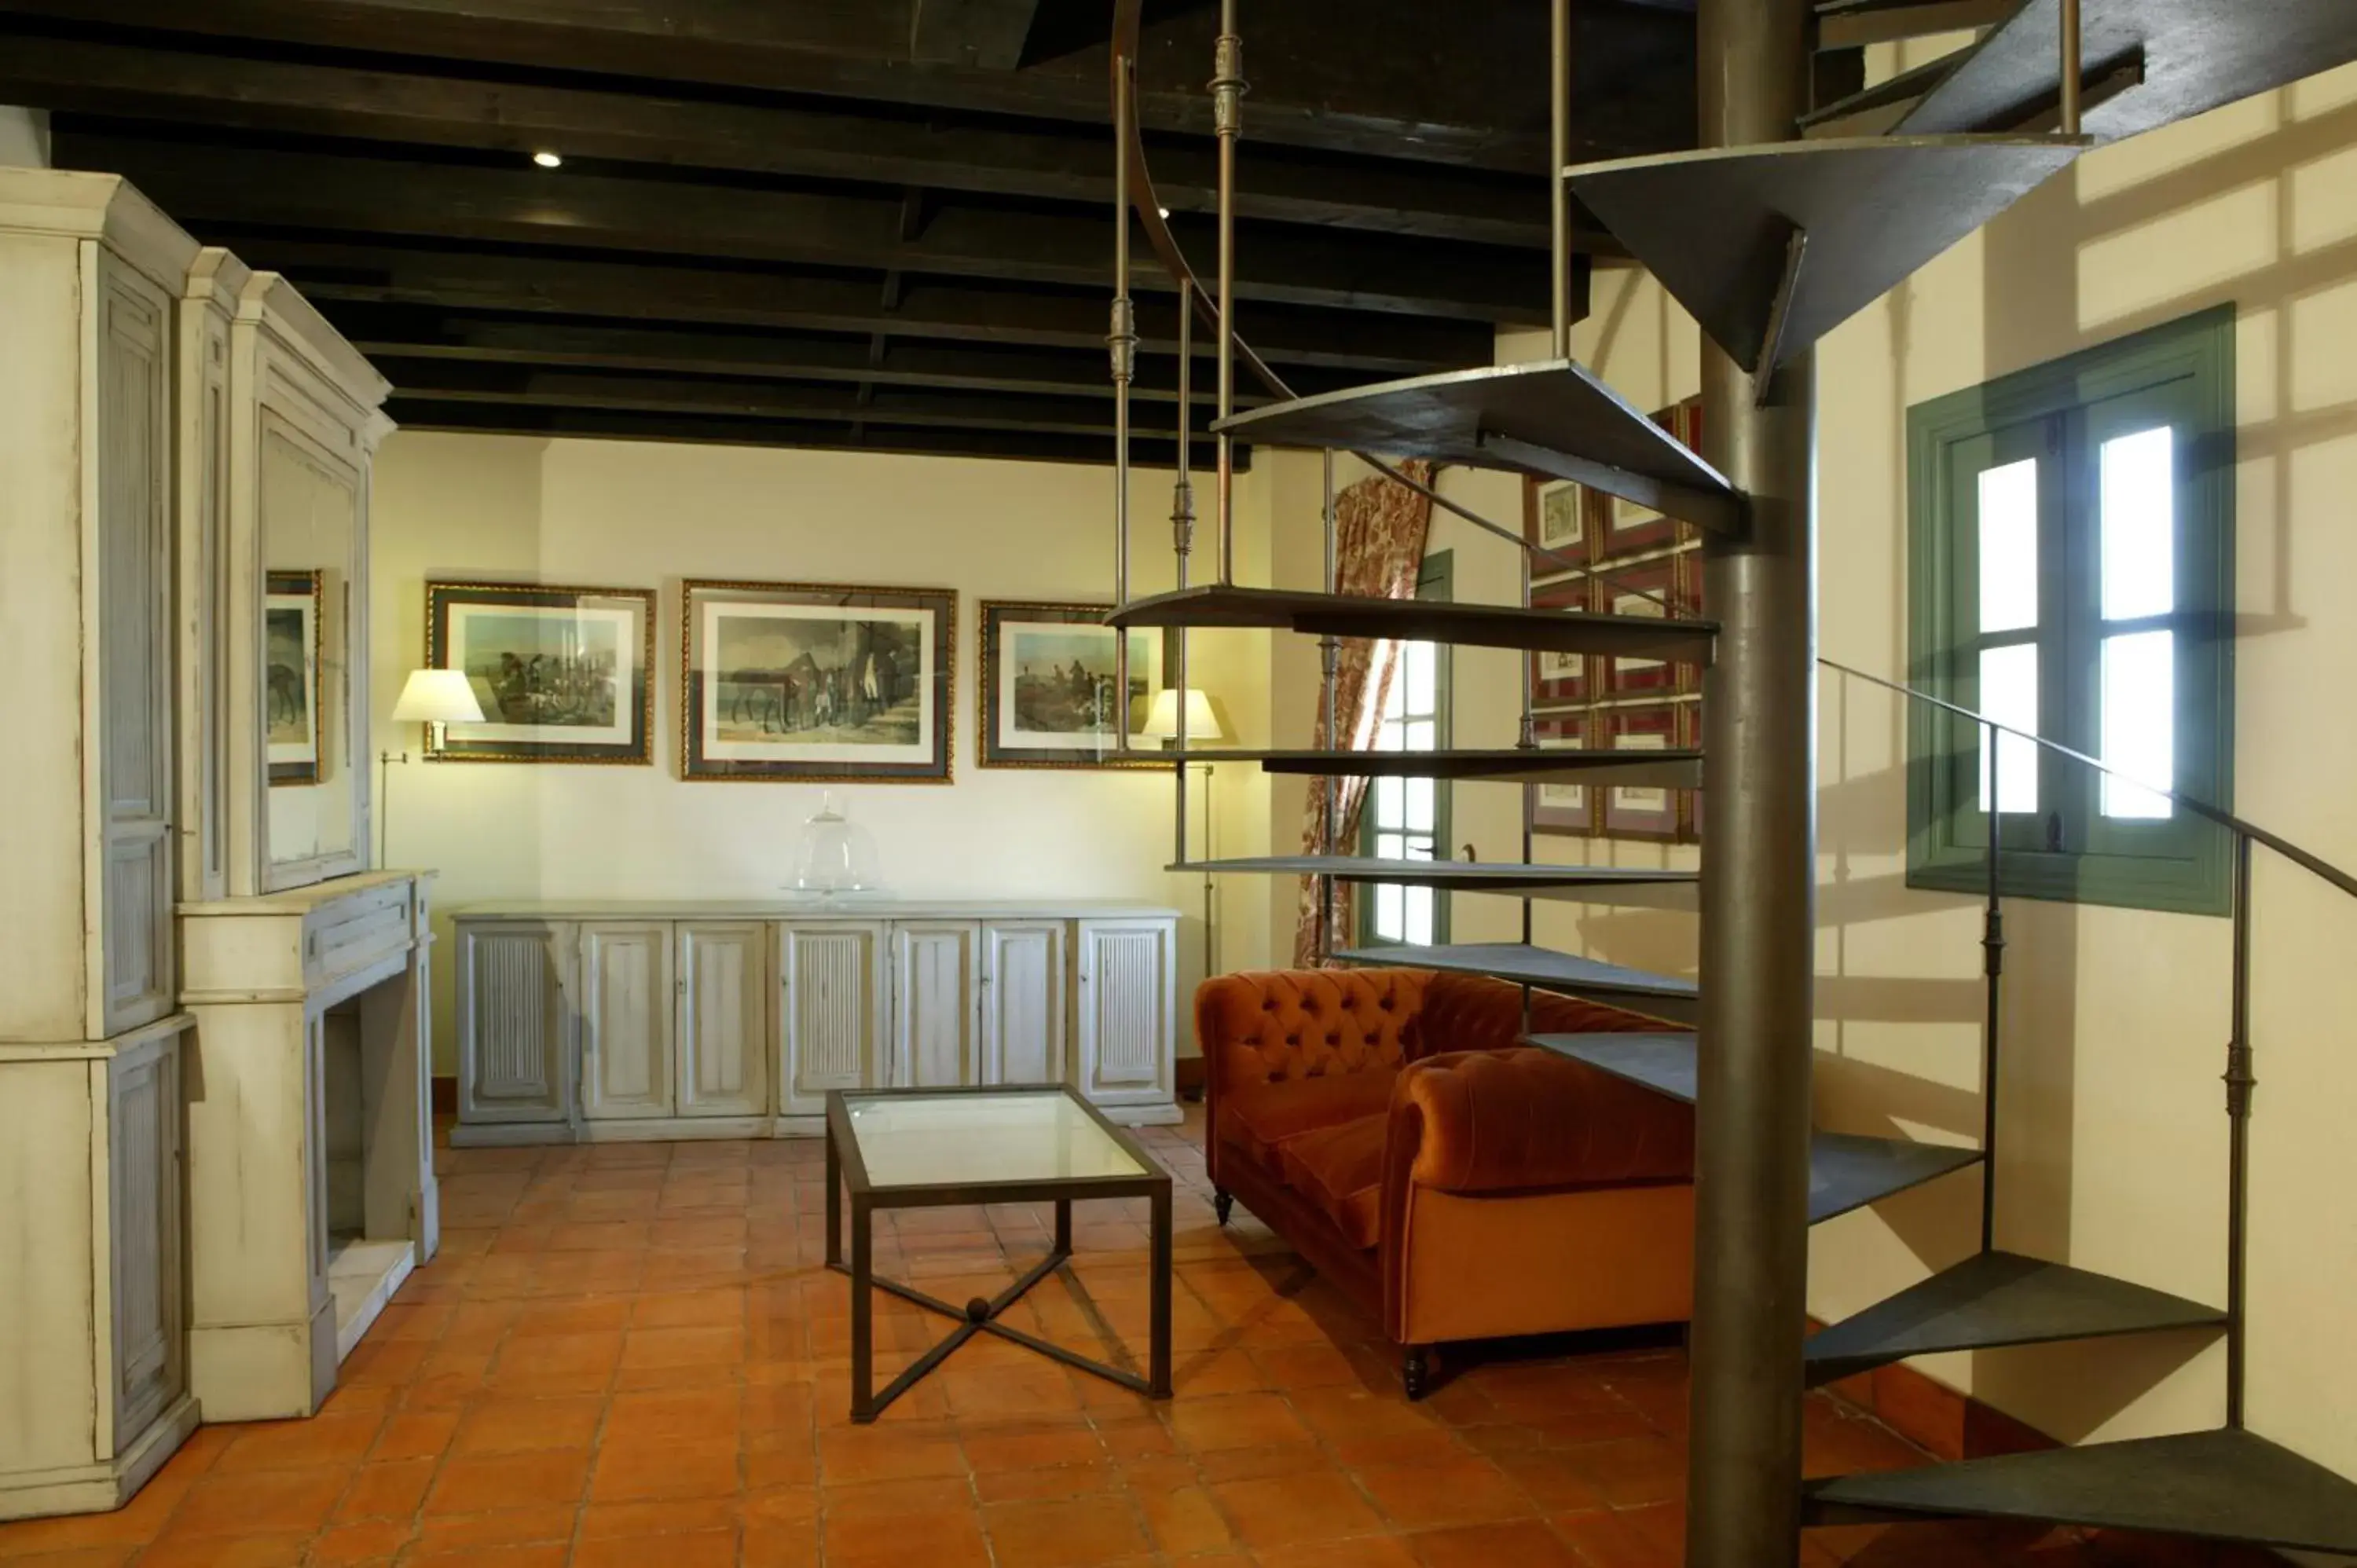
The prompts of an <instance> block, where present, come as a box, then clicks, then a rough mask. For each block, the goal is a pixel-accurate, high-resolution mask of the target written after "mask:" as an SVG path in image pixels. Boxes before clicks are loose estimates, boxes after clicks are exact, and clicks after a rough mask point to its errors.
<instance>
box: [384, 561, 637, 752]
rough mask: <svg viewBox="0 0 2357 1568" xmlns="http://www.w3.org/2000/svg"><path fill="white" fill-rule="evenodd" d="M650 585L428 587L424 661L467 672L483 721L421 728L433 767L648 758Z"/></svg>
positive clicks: (426, 588) (466, 585)
mask: <svg viewBox="0 0 2357 1568" xmlns="http://www.w3.org/2000/svg"><path fill="white" fill-rule="evenodd" d="M654 653H655V595H654V590H653V589H651V588H582V587H559V586H552V585H539V584H526V583H431V582H429V583H427V584H426V585H425V661H426V662H427V663H428V664H430V665H432V666H433V667H434V668H435V669H437V670H457V671H463V672H464V673H465V675H466V677H467V682H468V684H469V685H470V686H472V687H473V688H474V691H475V701H476V702H477V703H480V704H481V706H482V710H483V720H484V722H483V723H481V724H479V725H458V726H456V727H453V728H447V729H446V728H445V727H444V726H443V725H429V726H428V734H427V737H426V746H425V755H426V757H428V758H430V759H432V760H435V761H440V762H457V761H465V762H605V763H626V764H630V763H635V764H639V765H642V766H643V765H647V764H651V763H652V762H653V761H654V746H653V737H654V682H653V678H652V671H653V668H654Z"/></svg>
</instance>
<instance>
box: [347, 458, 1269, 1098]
mask: <svg viewBox="0 0 2357 1568" xmlns="http://www.w3.org/2000/svg"><path fill="white" fill-rule="evenodd" d="M1256 486H1257V481H1256V480H1255V478H1254V477H1253V476H1251V475H1246V476H1244V478H1243V481H1242V483H1241V485H1240V487H1239V505H1238V509H1237V517H1238V529H1239V556H1240V559H1241V560H1242V561H1243V564H1244V566H1245V568H1246V569H1247V570H1248V571H1253V572H1265V564H1263V562H1264V561H1265V525H1264V522H1263V521H1262V520H1263V517H1264V510H1265V509H1263V508H1262V507H1261V506H1260V505H1259V503H1258V501H1257V499H1256V498H1257V495H1258V489H1257V488H1256ZM1133 494H1134V496H1135V512H1134V525H1133V528H1134V532H1133V539H1134V542H1135V551H1136V559H1137V566H1138V572H1137V578H1136V591H1140V592H1144V591H1150V590H1153V589H1157V588H1160V587H1164V586H1167V585H1168V580H1169V570H1170V568H1169V554H1168V537H1169V529H1168V523H1167V522H1166V521H1164V520H1165V519H1166V518H1167V516H1168V512H1169V489H1168V475H1167V474H1143V473H1142V474H1140V475H1139V476H1137V481H1136V485H1135V489H1134V491H1133ZM1112 499H1113V485H1112V477H1111V475H1110V474H1109V473H1108V472H1107V471H1106V470H1104V469H1102V468H1093V467H1078V466H1072V465H1061V464H1038V463H1006V462H983V461H974V460H963V459H947V458H919V457H903V456H871V455H866V454H855V453H834V452H791V451H766V450H759V449H751V448H743V447H726V446H667V445H654V444H642V443H630V442H605V441H570V440H558V441H548V440H539V439H526V438H516V437H501V436H478V435H436V434H398V435H394V436H393V437H392V438H391V439H390V440H389V441H388V442H387V443H386V444H385V446H384V449H383V452H382V456H381V457H380V459H379V461H378V466H377V486H376V490H375V496H374V504H373V517H372V521H371V527H372V535H371V544H372V552H373V553H372V557H371V572H372V575H373V586H372V590H371V591H372V593H373V594H374V603H373V607H372V608H373V614H374V624H375V626H376V627H377V628H379V630H378V634H377V638H376V646H375V648H374V650H372V652H373V658H372V661H371V662H372V666H373V667H372V670H371V694H372V698H373V703H374V708H373V712H374V713H375V714H377V715H378V721H377V724H376V733H375V736H374V744H375V746H377V747H378V748H380V749H382V748H391V749H393V750H394V751H396V752H397V751H399V750H401V749H402V748H404V746H405V747H407V748H408V749H409V750H410V751H411V752H412V753H413V754H414V753H415V752H416V750H417V745H418V736H417V734H416V730H415V726H414V725H403V726H399V727H398V728H396V727H395V726H394V725H391V724H389V723H387V722H385V721H384V719H383V715H384V714H389V713H391V712H392V710H393V701H394V699H395V697H396V696H397V695H398V694H399V693H400V689H401V683H402V681H403V679H404V677H405V675H406V674H407V672H408V671H410V670H412V669H414V668H415V667H416V666H417V665H418V664H420V663H421V662H422V661H423V660H424V656H425V625H424V606H425V581H426V580H427V579H428V578H436V579H446V580H447V579H456V580H514V581H540V582H547V583H561V584H587V585H611V586H628V587H648V588H660V589H661V590H662V592H661V599H660V604H661V613H660V618H659V621H658V625H657V628H656V662H655V669H654V672H653V674H654V688H655V731H654V734H655V765H654V766H652V767H650V768H613V767H591V766H580V765H570V766H568V765H558V764H548V765H539V764H513V763H456V762H452V763H435V764H431V765H425V766H415V765H413V766H410V767H406V768H402V767H395V768H393V770H392V778H391V787H390V806H391V820H390V832H391V835H392V837H391V843H390V845H389V846H388V847H389V854H390V859H391V862H392V863H393V864H394V865H428V866H435V867H438V868H439V869H440V871H441V874H442V879H441V883H440V886H439V890H438V894H437V897H438V899H439V902H440V903H441V905H442V906H443V907H444V908H449V907H451V906H453V905H457V904H463V903H466V902H468V901H470V900H478V899H492V898H527V897H586V898H599V897H641V896H656V897H679V896H685V895H695V896H709V897H763V896H768V895H771V894H774V893H776V892H778V891H779V889H780V887H781V886H783V885H784V884H786V883H788V882H789V881H791V877H792V875H793V857H794V854H795V850H796V846H797V844H798V843H799V838H800V832H801V828H802V822H803V820H804V819H805V818H806V817H808V816H809V815H810V814H811V813H812V812H813V811H816V810H817V809H818V804H819V795H820V790H819V788H818V787H817V786H815V785H802V784H791V783H776V784H746V783H687V782H683V780H681V779H680V778H679V727H678V726H679V680H680V672H679V646H680V645H679V618H678V617H679V580H680V579H681V578H682V577H683V576H696V577H723V578H751V579H760V580H792V581H806V582H808V581H814V582H840V583H869V584H887V585H907V586H931V587H952V588H955V589H957V590H958V591H959V598H958V606H957V650H956V666H955V677H954V680H955V693H954V702H953V705H952V747H953V757H954V767H955V775H956V777H955V782H954V783H953V784H952V785H951V786H948V787H942V786H922V785H873V784H864V785H853V786H848V787H845V788H844V789H839V790H838V791H837V794H838V798H839V799H840V800H842V801H843V802H844V803H845V806H846V807H847V809H848V811H849V812H850V814H851V816H852V817H853V818H854V819H855V820H856V821H857V822H862V823H864V824H866V826H867V827H868V829H869V830H870V831H872V832H874V834H875V835H876V839H877V845H878V848H879V852H880V855H881V858H882V862H883V872H884V875H885V878H886V880H887V881H888V885H889V886H890V887H891V889H892V890H893V891H894V892H896V893H899V894H904V895H907V896H910V897H926V896H939V897H992V896H998V895H1008V894H1017V895H1025V896H1039V897H1056V896H1070V897H1120V898H1135V899H1146V900H1152V901H1154V902H1157V903H1163V904H1168V905H1172V906H1175V907H1176V908H1179V910H1180V911H1181V912H1182V914H1183V915H1184V916H1185V917H1186V918H1185V920H1184V922H1183V924H1182V937H1181V948H1182V951H1181V954H1180V968H1179V974H1180V979H1181V985H1182V993H1184V992H1185V991H1189V990H1191V988H1192V980H1193V977H1194V976H1195V975H1196V974H1198V973H1199V972H1200V964H1201V955H1202V921H1201V909H1202V898H1201V885H1200V882H1198V881H1196V880H1194V879H1192V878H1189V877H1185V876H1177V875H1168V874H1167V873H1165V872H1164V871H1163V869H1162V867H1163V866H1164V865H1167V864H1168V862H1169V861H1170V859H1171V858H1172V855H1171V848H1172V843H1171V827H1172V812H1171V791H1172V787H1171V782H1170V779H1169V776H1168V774H1166V773H1162V772H1160V771H1159V770H1157V771H1156V772H1154V773H1152V774H1146V773H1110V772H1103V771H1082V770H1048V769H1034V768H1023V769H1008V768H980V767H977V766H976V764H975V760H974V759H975V756H976V750H977V747H976V739H975V727H976V722H977V720H976V709H977V705H978V703H977V696H976V687H975V647H976V643H975V628H976V626H977V624H978V621H979V616H980V611H979V607H978V605H979V601H980V600H982V599H984V598H1041V599H1049V600H1053V599H1062V598H1071V599H1105V598H1109V597H1110V596H1111V584H1112V578H1113V542H1112V541H1113V531H1112V523H1111V515H1110V513H1111V507H1112ZM1266 645H1267V639H1266V637H1265V634H1258V633H1253V634H1243V633H1227V634H1220V635H1213V634H1198V635H1197V636H1196V638H1195V639H1194V642H1193V658H1194V660H1195V674H1194V680H1195V682H1196V683H1197V684H1198V685H1202V686H1205V687H1208V688H1209V689H1210V690H1211V691H1213V692H1215V693H1218V694H1219V695H1220V697H1221V698H1222V702H1223V703H1224V704H1225V706H1226V708H1227V711H1228V713H1229V714H1230V716H1231V718H1232V720H1233V721H1234V722H1235V723H1236V725H1238V727H1239V729H1240V731H1241V732H1242V733H1243V735H1244V736H1245V737H1246V739H1247V740H1249V741H1256V740H1258V739H1260V738H1261V737H1262V736H1263V735H1264V734H1265V723H1266V720H1265V693H1266V684H1265V671H1266V668H1267V658H1268V655H1267V646H1266ZM1258 784H1259V780H1258V779H1257V775H1256V772H1255V773H1254V774H1253V775H1252V776H1250V777H1248V776H1247V771H1246V770H1245V769H1243V768H1222V769H1221V770H1220V771H1219V774H1218V776H1217V777H1216V779H1215V786H1216V788H1217V789H1218V791H1219V797H1220V803H1219V810H1218V816H1219V832H1220V842H1221V847H1222V850H1223V851H1225V850H1227V849H1228V848H1229V847H1231V846H1232V845H1239V844H1245V843H1257V842H1258V841H1259V837H1260V835H1261V834H1262V833H1264V832H1265V829H1264V828H1262V827H1261V826H1260V813H1261V812H1262V811H1264V810H1265V796H1264V795H1263V794H1262V792H1261V791H1260V789H1259V788H1258ZM1195 789H1196V791H1197V793H1196V797H1195V798H1196V800H1198V801H1200V799H1201V795H1200V790H1201V789H1202V785H1201V783H1200V779H1198V781H1197V783H1196V786H1195ZM1190 836H1192V838H1193V842H1194V843H1195V844H1196V846H1197V847H1198V848H1200V842H1201V841H1200V812H1199V821H1198V824H1197V825H1195V826H1194V827H1192V828H1190ZM1257 892H1258V889H1257V888H1254V889H1253V893H1254V896H1253V897H1239V896H1238V894H1239V890H1238V889H1235V888H1230V889H1227V890H1226V893H1227V896H1228V897H1230V898H1232V900H1233V902H1234V906H1235V907H1234V908H1233V909H1232V911H1228V912H1226V913H1224V914H1223V916H1222V922H1223V925H1224V926H1225V927H1226V929H1223V930H1222V933H1221V942H1222V950H1223V951H1226V952H1232V953H1242V952H1257V951H1258V950H1260V949H1261V947H1262V946H1263V945H1264V944H1265V932H1264V931H1263V929H1262V921H1263V918H1264V911H1265V905H1264V904H1263V903H1262V901H1261V900H1260V899H1259V898H1258V897H1257ZM445 951H446V954H447V949H446V950H445ZM451 967H452V966H451V965H450V964H449V963H447V962H445V963H443V964H442V965H441V966H440V975H439V976H438V977H437V981H436V1057H437V1060H438V1062H439V1064H440V1066H439V1070H443V1071H448V1070H450V1067H449V1064H450V1061H451V1056H450V1052H451V1039H452V1035H451V1031H450V991H449V978H448V977H449V974H450V972H451ZM1189 1048H1191V1047H1189Z"/></svg>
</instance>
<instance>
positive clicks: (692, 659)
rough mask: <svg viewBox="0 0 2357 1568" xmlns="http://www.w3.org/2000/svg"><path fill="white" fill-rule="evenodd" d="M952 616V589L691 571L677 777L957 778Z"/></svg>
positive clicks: (684, 613) (685, 597)
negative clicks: (953, 772)
mask: <svg viewBox="0 0 2357 1568" xmlns="http://www.w3.org/2000/svg"><path fill="white" fill-rule="evenodd" d="M956 619H957V596H956V594H954V593H953V592H952V591H950V590H949V589H946V588H870V587H857V586H849V585H833V584H823V583H724V582H700V581H690V582H687V583H686V584H684V585H683V586H682V605H681V615H680V621H681V628H680V643H681V650H680V652H681V658H680V730H681V746H680V773H681V777H683V778H686V779H810V780H819V781H831V782H854V781H856V782H867V783H896V782H897V783H930V784H946V783H948V782H949V781H950V713H951V704H950V683H951V667H952V662H953V656H954V650H955V649H956V647H957V642H956V639H955V636H954V633H955V630H956Z"/></svg>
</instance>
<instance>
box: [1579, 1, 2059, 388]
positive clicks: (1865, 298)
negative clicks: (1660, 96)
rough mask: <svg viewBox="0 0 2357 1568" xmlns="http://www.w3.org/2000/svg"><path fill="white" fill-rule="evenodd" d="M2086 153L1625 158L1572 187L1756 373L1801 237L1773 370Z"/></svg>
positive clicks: (1582, 171) (1732, 152)
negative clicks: (1793, 244) (1794, 238)
mask: <svg viewBox="0 0 2357 1568" xmlns="http://www.w3.org/2000/svg"><path fill="white" fill-rule="evenodd" d="M2050 41H2051V40H2050ZM2081 151H2083V143H2078V142H2071V141H2064V140H2061V139H2058V138H2054V137H2048V136H2011V137H1999V136H1844V137H1836V136H1829V137H1826V138H1824V139H1823V140H1819V141H1802V142H1775V143H1769V144H1766V145H1759V146H1750V147H1712V148H1705V149H1702V150H1700V151H1695V152H1683V153H1666V154H1659V155H1655V156H1649V157H1638V158H1620V159H1616V160H1614V161H1612V162H1609V163H1598V164H1587V165H1582V166H1576V167H1573V168H1571V169H1568V170H1566V178H1568V179H1569V181H1570V183H1571V188H1572V193H1573V194H1574V195H1576V196H1577V197H1578V199H1580V200H1581V201H1582V202H1584V203H1586V204H1587V208H1588V209H1589V210H1590V211H1592V212H1594V213H1595V214H1596V216H1597V218H1598V220H1600V221H1602V223H1603V224H1604V226H1605V227H1606V228H1608V229H1609V230H1610V231H1612V232H1613V234H1614V235H1615V236H1616V237H1617V238H1619V239H1620V241H1621V242H1622V243H1624V244H1626V245H1627V246H1628V247H1629V250H1630V252H1631V254H1633V255H1634V256H1635V257H1636V258H1637V259H1638V260H1639V261H1640V262H1641V263H1644V265H1645V266H1646V268H1647V269H1648V270H1650V271H1651V272H1652V274H1653V275H1654V276H1655V277H1657V278H1659V279H1660V280H1661V282H1662V286H1663V288H1665V289H1667V290H1669V292H1670V293H1671V294H1672V295H1674V296H1675V298H1676V299H1677V301H1678V303H1680V304H1681V305H1683V306H1685V307H1686V309H1687V311H1688V312H1689V313H1691V314H1692V315H1693V316H1694V317H1695V320H1697V321H1698V322H1700V323H1701V324H1702V328H1703V330H1704V331H1706V332H1707V333H1708V334H1709V335H1710V336H1711V338H1712V339H1713V340H1715V341H1716V342H1717V344H1718V345H1719V346H1720V347H1721V348H1723V349H1726V350H1727V352H1728V353H1729V354H1731V355H1733V356H1734V357H1735V359H1736V360H1737V361H1738V363H1740V364H1742V365H1745V366H1747V367H1750V366H1756V365H1757V364H1758V363H1759V362H1760V357H1761V351H1762V347H1763V345H1765V344H1766V343H1767V341H1768V338H1769V335H1770V328H1771V318H1772V317H1774V315H1775V313H1776V306H1777V296H1778V295H1779V293H1780V292H1781V290H1782V288H1783V285H1784V283H1785V278H1786V271H1787V269H1786V262H1787V245H1788V241H1789V239H1790V236H1791V233H1792V231H1793V230H1794V229H1798V230H1801V231H1804V232H1805V233H1806V235H1807V243H1806V247H1805V249H1804V251H1803V253H1802V258H1801V262H1800V265H1799V269H1798V272H1797V273H1796V274H1793V276H1792V288H1791V297H1790V300H1789V302H1788V303H1787V304H1786V305H1785V306H1784V310H1783V324H1782V328H1781V331H1779V332H1778V333H1777V334H1776V336H1777V343H1778V349H1777V353H1776V355H1775V359H1776V361H1777V362H1779V363H1781V362H1782V360H1786V359H1789V358H1790V357H1791V356H1792V355H1793V354H1795V353H1798V352H1800V351H1801V350H1802V349H1806V348H1808V347H1809V346H1810V345H1812V344H1813V343H1814V342H1816V341H1817V339H1818V338H1822V337H1824V335H1825V334H1826V333H1827V332H1830V331H1832V330H1833V329H1834V328H1836V327H1838V326H1840V325H1841V324H1842V323H1843V322H1845V321H1846V320H1848V319H1849V318H1850V317H1852V316H1855V315H1856V314H1857V312H1858V311H1860V310H1862V309H1864V308H1865V307H1866V306H1868V305H1870V304H1872V303H1873V302H1874V301H1875V300H1877V299H1878V298H1880V297H1881V296H1882V295H1885V294H1887V293H1889V291H1890V290H1891V289H1892V288H1893V287H1895V286H1897V285H1899V284H1900V283H1902V282H1904V281H1905V280H1906V279H1907V277H1908V276H1909V275H1910V274H1912V273H1913V272H1914V271H1915V270H1916V269H1917V268H1919V267H1921V266H1922V265H1923V263H1926V262H1929V261H1930V260H1932V258H1933V257H1934V256H1937V255H1939V254H1940V253H1941V252H1943V251H1945V250H1947V249H1948V248H1949V247H1950V246H1952V245H1953V244H1955V243H1956V242H1958V241H1960V240H1962V239H1964V237H1965V236H1966V235H1968V234H1970V233H1972V232H1973V231H1975V230H1976V229H1978V228H1980V227H1981V226H1982V225H1983V224H1985V223H1986V222H1987V221H1988V220H1990V219H1992V218H1994V217H1996V215H1997V214H1998V213H2000V212H2002V211H2004V210H2005V209H2007V207H2010V206H2011V205H2013V203H2014V202H2015V201H2016V200H2018V199H2019V198H2021V197H2022V196H2024V195H2026V194H2027V193H2028V192H2029V190H2031V189H2032V188H2035V187H2037V186H2038V185H2040V184H2041V183H2042V182H2044V181H2045V180H2046V179H2047V178H2048V177H2050V176H2051V175H2053V174H2055V173H2057V172H2059V171H2060V170H2061V169H2062V168H2064V167H2066V166H2068V165H2069V164H2070V163H2071V161H2072V159H2073V158H2075V157H2077V156H2079V154H2080V152H2081Z"/></svg>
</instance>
